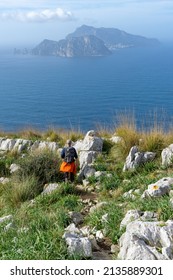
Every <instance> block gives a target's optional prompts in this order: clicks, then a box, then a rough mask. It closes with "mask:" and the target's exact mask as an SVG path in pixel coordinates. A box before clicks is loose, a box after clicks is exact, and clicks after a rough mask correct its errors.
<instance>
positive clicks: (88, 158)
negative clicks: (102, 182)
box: [74, 130, 103, 178]
mask: <svg viewBox="0 0 173 280" xmlns="http://www.w3.org/2000/svg"><path fill="white" fill-rule="evenodd" d="M74 147H75V149H76V150H77V151H78V154H79V162H80V174H79V178H83V177H89V176H91V175H94V173H95V169H94V168H93V166H92V164H93V163H94V160H95V159H96V157H97V156H98V154H99V153H101V152H102V147H103V139H102V138H100V137H98V136H97V135H96V132H95V131H94V130H90V131H88V132H87V134H86V135H85V137H84V140H83V141H77V142H76V143H75V145H74Z"/></svg>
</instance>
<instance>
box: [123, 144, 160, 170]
mask: <svg viewBox="0 0 173 280" xmlns="http://www.w3.org/2000/svg"><path fill="white" fill-rule="evenodd" d="M155 156H156V153H153V152H139V151H138V147H137V146H133V147H132V148H131V149H130V152H129V155H128V156H127V158H126V162H125V164H124V167H123V171H127V170H130V169H135V168H136V167H138V166H140V165H142V164H145V163H146V162H149V161H152V160H153V159H154V158H155Z"/></svg>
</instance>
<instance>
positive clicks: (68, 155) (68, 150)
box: [60, 140, 78, 182]
mask: <svg viewBox="0 0 173 280" xmlns="http://www.w3.org/2000/svg"><path fill="white" fill-rule="evenodd" d="M61 158H62V159H63V160H64V161H63V162H62V164H61V166H60V171H61V172H63V173H64V179H65V182H68V181H70V182H73V181H74V175H75V174H76V170H77V167H78V155H77V152H76V149H75V148H74V147H72V141H71V140H67V141H66V146H65V147H64V148H63V150H62V152H61ZM75 161H76V162H75Z"/></svg>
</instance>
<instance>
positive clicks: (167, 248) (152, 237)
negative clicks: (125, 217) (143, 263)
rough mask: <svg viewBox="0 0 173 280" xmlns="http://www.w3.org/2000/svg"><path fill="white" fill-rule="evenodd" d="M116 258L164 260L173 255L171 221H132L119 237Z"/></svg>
mask: <svg viewBox="0 0 173 280" xmlns="http://www.w3.org/2000/svg"><path fill="white" fill-rule="evenodd" d="M119 243H120V252H119V254H118V258H120V259H125V260H166V259H172V257H173V254H172V251H171V248H172V247H173V221H167V222H165V223H163V222H158V221H154V222H152V221H150V222H146V221H138V220H136V221H134V222H131V223H129V224H128V225H127V227H126V232H125V233H124V234H123V235H122V236H121V238H120V240H119Z"/></svg>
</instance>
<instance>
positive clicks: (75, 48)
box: [14, 25, 160, 57]
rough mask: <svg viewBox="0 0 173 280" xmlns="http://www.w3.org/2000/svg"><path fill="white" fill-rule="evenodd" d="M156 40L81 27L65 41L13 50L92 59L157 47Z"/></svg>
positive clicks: (120, 32) (46, 42)
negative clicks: (120, 51) (135, 48)
mask: <svg viewBox="0 0 173 280" xmlns="http://www.w3.org/2000/svg"><path fill="white" fill-rule="evenodd" d="M159 44H160V42H159V41H158V40H157V39H153V38H152V39H150V38H146V37H143V36H139V35H132V34H129V33H127V32H125V31H122V30H119V29H117V28H104V27H101V28H95V27H93V26H87V25H82V26H81V27H79V28H77V29H76V30H75V31H74V32H73V33H71V34H68V35H67V36H66V38H65V39H63V40H59V41H53V40H48V39H44V40H43V41H42V42H41V43H40V44H39V45H37V46H36V47H35V48H33V49H32V50H30V51H29V50H27V49H26V48H25V49H24V50H18V49H15V50H14V53H15V54H32V55H41V56H58V57H88V56H89V57H90V56H91V57H92V56H93V57H94V56H106V55H110V54H112V53H113V52H114V51H116V50H117V49H122V48H131V47H146V46H147V47H150V46H158V45H159Z"/></svg>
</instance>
